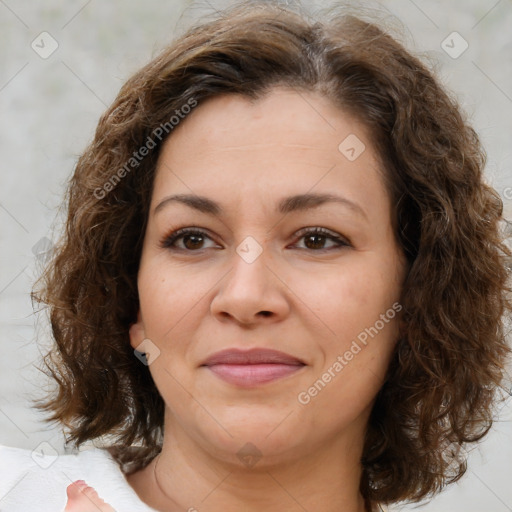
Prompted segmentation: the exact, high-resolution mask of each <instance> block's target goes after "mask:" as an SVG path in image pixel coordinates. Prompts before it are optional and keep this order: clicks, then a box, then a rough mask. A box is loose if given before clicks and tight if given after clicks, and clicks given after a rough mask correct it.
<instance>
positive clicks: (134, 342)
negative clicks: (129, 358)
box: [129, 309, 146, 350]
mask: <svg viewBox="0 0 512 512" xmlns="http://www.w3.org/2000/svg"><path fill="white" fill-rule="evenodd" d="M129 333H130V345H131V346H132V348H133V349H136V348H137V347H139V350H140V344H141V343H142V342H143V341H144V340H145V339H146V333H145V329H144V322H143V321H142V316H141V314H140V309H139V311H138V312H137V321H136V322H135V323H134V324H131V325H130V331H129Z"/></svg>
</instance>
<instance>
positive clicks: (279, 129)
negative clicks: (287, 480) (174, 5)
mask: <svg viewBox="0 0 512 512" xmlns="http://www.w3.org/2000/svg"><path fill="white" fill-rule="evenodd" d="M172 196H178V197H175V198H174V199H172ZM184 228H187V229H188V228H193V229H192V231H193V233H192V234H190V233H188V234H187V233H185V234H181V235H179V234H178V236H177V237H174V239H173V238H172V234H173V233H175V232H176V231H177V230H179V229H184ZM315 230H316V232H315ZM404 270H405V266H404V259H403V257H402V253H401V251H400V249H399V247H398V246H397V244H396V242H395V238H394V235H393V230H392V225H391V204H390V199H389V197H388V194H387V192H386V189H385V187H384V184H383V181H382V178H381V175H380V169H379V163H378V161H377V158H376V154H375V152H374V149H373V148H372V146H371V144H370V141H369V139H368V136H367V133H366V131H365V129H364V127H363V126H362V125H361V124H359V123H358V122H357V121H355V120H354V119H353V118H351V117H349V116H348V115H347V114H345V113H344V112H343V111H341V110H339V109H337V108H335V107H334V106H333V105H332V104H331V103H330V102H329V101H328V100H327V99H325V98H324V97H323V96H319V95H317V94H314V93H300V94H299V93H297V92H294V91H291V90H288V89H284V88H283V89H273V90H272V91H271V92H270V93H269V94H268V95H266V96H265V97H264V98H263V99H260V100H258V101H255V102H251V101H249V100H248V99H246V98H243V97H240V96H236V95H229V96H224V97H218V98H214V99H211V100H208V101H206V102H204V103H203V104H199V105H198V106H197V107H196V108H195V109H194V110H193V111H192V113H191V114H189V116H188V118H186V119H185V120H183V121H181V124H180V125H179V126H178V127H176V128H175V129H174V131H173V133H172V136H171V137H169V139H168V140H167V141H166V142H165V144H164V146H163V148H162V153H161V155H160V158H159V162H158V166H157V173H156V177H155V184H154V190H153V195H152V200H151V210H150V214H149V219H148V225H147V230H146V233H145V239H144V246H143V252H142V258H141V263H140V271H139V275H138V289H139V297H140V312H139V318H138V322H137V323H136V324H134V325H133V326H132V327H131V329H130V339H131V344H132V346H133V348H139V350H140V351H144V350H146V351H147V352H148V353H149V362H150V364H149V370H150V372H151V374H152V377H153V379H154V381H155V384H156V386H157V388H158V390H159V392H160V394H161V395H162V397H163V399H164V401H165V404H166V425H165V433H164V436H169V435H173V436H178V437H179V438H180V439H181V440H182V441H183V440H189V441H190V440H191V441H193V442H194V443H196V444H197V443H199V445H200V446H201V447H203V448H204V449H206V450H208V452H209V453H210V454H215V456H217V457H222V458H224V459H226V460H228V459H229V460H231V461H233V460H234V461H236V460H238V459H240V460H241V456H242V455H243V454H244V453H245V452H244V450H245V451H248V452H251V450H252V451H254V453H256V454H263V455H264V456H265V457H266V459H265V457H264V460H266V461H267V462H268V463H275V462H278V461H280V460H289V459H292V458H299V457H302V456H304V455H307V454H308V453H311V452H312V451H313V450H318V449H320V448H322V447H325V446H327V444H328V445H329V446H330V447H331V449H332V447H333V446H334V445H333V442H336V441H339V446H340V449H341V448H342V447H343V446H345V447H348V446H352V447H353V446H354V442H355V441H357V444H356V445H357V446H360V443H361V442H362V438H363V434H364V430H365V426H366V423H367V420H368V415H369V412H370V409H371V405H372V403H373V400H374V398H375V395H376V393H377V391H378V390H379V388H380V387H381V385H382V383H383V380H384V377H385V373H386V369H387V366H388V363H389V360H390V356H391V353H392V350H393V346H394V343H395V341H396V339H397V333H398V311H399V310H400V309H401V306H400V305H399V304H398V300H399V296H400V290H401V284H402V281H403V277H404ZM141 343H142V346H141ZM254 348H259V349H272V350H278V351H281V352H284V353H285V354H288V355H289V356H291V358H293V360H292V361H284V363H285V364H277V363H276V362H275V361H276V360H272V359H271V358H270V357H269V356H268V355H265V354H263V355H262V357H261V359H260V360H250V361H245V363H247V362H251V363H256V362H259V363H261V364H257V365H256V364H253V365H250V364H244V362H241V361H238V360H233V359H231V360H230V359H227V360H223V361H217V363H218V364H213V363H215V361H212V360H211V359H210V363H212V364H207V365H205V363H208V361H207V360H208V359H209V358H211V356H212V355H214V354H216V353H218V352H219V351H223V350H226V349H237V350H239V351H246V350H249V349H254ZM260 355H261V354H260ZM299 361H300V362H302V364H299ZM234 362H237V363H238V364H236V365H235V364H230V363H234ZM281 362H283V361H281ZM221 363H222V364H221ZM290 363H291V364H290ZM141 364H142V363H141ZM164 438H165V437H164ZM246 443H250V445H248V444H246ZM251 445H253V446H251ZM356 451H357V449H356ZM249 455H250V453H249ZM261 463H263V460H262V462H261Z"/></svg>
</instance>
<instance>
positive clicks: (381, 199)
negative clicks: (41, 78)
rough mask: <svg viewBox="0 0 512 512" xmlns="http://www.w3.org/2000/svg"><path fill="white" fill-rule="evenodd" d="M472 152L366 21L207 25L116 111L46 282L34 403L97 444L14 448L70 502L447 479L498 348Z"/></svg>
mask: <svg viewBox="0 0 512 512" xmlns="http://www.w3.org/2000/svg"><path fill="white" fill-rule="evenodd" d="M483 166H484V155H483V151H482V149H481V147H480V144H479V141H478V138H477V136H476V134H475V132H474V131H473V130H472V129H471V128H470V127H469V126H468V125H467V124H466V122H465V120H464V119H463V117H462V115H461V113H460V111H459V109H458V107H457V105H456V104H455V103H454V102H453V101H452V100H451V99H450V98H449V97H448V96H447V94H446V93H445V92H444V91H443V90H442V88H441V87H440V86H439V84H438V82H437V81H436V79H435V78H434V77H433V76H432V75H431V73H430V72H429V71H428V70H427V69H426V68H425V67H424V66H423V65H422V64H421V63H420V62H419V61H418V60H417V59H416V58H414V57H412V56H411V55H410V54H409V53H407V52H406V50H405V49H404V48H403V47H402V46H401V45H400V44H399V43H398V42H396V41H395V40H394V39H392V38H391V37H390V36H388V35H386V33H385V32H384V31H383V30H381V29H379V28H378V27H376V26H375V25H373V24H370V23H367V22H364V21H362V20H360V19H358V18H356V17H353V16H333V17H331V18H330V19H328V20H325V21H324V22H317V21H313V22H311V21H309V20H308V19H307V17H306V16H303V15H300V14H299V13H297V12H294V11H292V10H291V9H283V8H281V7H277V6H272V5H270V4H268V3H265V4H257V3H256V4H255V3H249V4H241V5H240V6H238V7H235V8H233V9H231V10H229V11H226V12H224V13H223V16H222V17H221V18H219V19H218V20H216V21H213V22H210V23H206V24H202V25H201V26H199V27H196V28H195V29H192V30H191V31H189V32H188V33H187V34H186V35H185V36H183V37H182V38H181V39H180V40H178V41H177V42H175V43H174V44H173V45H171V46H170V47H169V48H167V49H166V50H165V51H164V52H162V53H161V54H160V55H159V56H158V57H157V58H156V59H154V60H153V61H152V62H151V63H149V64H148V65H147V66H145V67H144V68H143V69H142V70H140V71H139V72H138V73H137V74H136V75H134V76H133V77H132V78H131V79H130V80H128V82H127V83H126V84H125V85H124V86H123V88H122V89H121V91H120V93H119V95H118V97H117V99H116V100H115V102H114V103H113V105H112V106H111V107H110V108H109V109H108V110H107V112H106V113H105V114H104V115H103V117H102V118H101V120H100V122H99V125H98V128H97V131H96V134H95V138H94V141H93V142H92V144H91V145H90V147H89V148H88V149H87V150H86V152H85V153H84V154H83V156H82V157H81V158H80V160H79V162H78V164H77V167H76V170H75V173H74V175H73V177H72V180H71V182H70V186H69V193H68V198H67V199H68V219H67V226H66V228H67V229H66V232H65V235H64V237H63V239H62V241H61V243H60V245H59V247H58V249H57V252H56V255H55V257H54V259H53V261H52V262H51V266H50V267H49V268H48V270H47V272H46V274H45V275H44V276H43V277H44V279H43V281H42V283H43V286H42V287H41V288H40V289H39V290H35V291H34V294H33V296H34V298H35V299H36V300H38V301H40V302H43V303H45V304H48V305H49V306H50V316H51V323H52V328H53V334H54V337H55V348H54V349H53V350H52V352H51V353H50V354H49V355H48V357H47V359H46V362H47V365H48V368H49V370H50V373H51V375H52V376H53V377H54V378H55V379H56V381H57V383H58V388H57V393H56V394H55V395H54V396H52V397H51V398H50V399H48V400H47V401H46V402H44V403H42V404H40V407H42V408H43V409H45V410H47V411H50V412H51V413H52V415H51V418H50V419H51V420H54V421H59V422H61V423H62V424H63V425H65V426H66V427H67V429H68V431H69V436H68V437H69V441H72V442H74V443H75V445H77V446H79V445H81V444H82V443H84V442H85V441H88V440H97V439H99V438H103V442H102V446H104V448H105V450H102V449H97V450H90V451H86V452H82V453H80V454H79V455H74V456H62V457H60V458H59V459H58V460H57V461H56V462H55V464H53V465H52V466H51V467H50V468H49V469H47V470H45V471H43V470H37V471H36V469H38V468H37V467H36V466H35V464H34V463H33V462H31V459H30V456H29V454H22V453H20V451H19V450H12V449H11V450H10V449H4V450H3V457H4V460H5V461H8V463H9V464H10V465H11V467H13V466H12V465H17V466H16V467H18V468H19V469H18V470H17V471H15V472H14V473H17V475H18V478H19V477H20V475H21V474H22V471H25V472H26V474H27V475H28V476H27V478H28V479H29V480H30V479H31V478H32V479H34V481H37V480H38V479H39V481H40V480H41V479H42V478H44V479H45V481H48V482H50V483H49V486H50V487H52V491H51V493H50V491H41V494H40V497H39V498H38V502H39V503H50V501H51V500H53V501H51V506H52V507H53V508H48V510H55V509H56V507H58V506H61V508H62V507H63V506H64V504H65V502H66V497H65V496H64V493H63V492H61V494H60V495H59V496H58V497H57V493H58V489H61V491H63V490H64V488H65V486H64V483H66V486H67V490H68V498H69V499H68V503H67V506H66V510H67V511H68V512H69V511H72V510H88V507H91V510H97V509H98V508H100V509H102V510H112V508H115V509H116V510H130V511H133V510H161V511H164V510H173V511H174V510H189V511H192V510H200V511H209V512H216V511H218V510H223V511H225V510H244V511H252V510H265V511H270V512H272V511H274V510H287V511H293V510H297V511H299V510H310V511H312V510H324V511H338V510H344V511H347V512H349V511H350V512H362V511H373V510H379V508H380V507H381V505H386V504H391V503H394V502H398V501H407V500H409V501H419V500H421V499H423V498H425V497H428V496H431V495H433V494H434V493H436V492H438V491H439V490H440V489H441V488H442V487H443V486H445V485H446V484H447V483H450V482H453V481H456V480H457V479H458V478H460V477H461V476H462V475H463V473H464V471H465V469H466V466H465V459H464V456H463V453H464V451H463V448H464V447H465V446H466V445H467V444H468V443H473V442H475V441H477V440H479V439H481V438H482V437H483V436H484V435H485V434H486V433H487V431H488V430H489V428H490V426H491V423H492V408H493V405H494V404H495V402H496V400H497V399H498V398H499V396H498V390H499V386H500V383H501V381H502V378H503V366H504V361H505V357H506V356H507V353H508V351H509V348H508V347H507V344H506V340H505V334H504V325H503V322H504V319H505V318H508V315H510V311H511V309H512V304H511V301H510V288H509V287H508V283H507V277H508V276H507V267H506V257H510V251H509V250H508V249H507V248H506V246H505V245H504V244H503V240H502V235H501V233H500V224H499V222H500V221H501V220H502V204H501V201H500V199H499V196H498V194H497V193H496V192H495V191H494V190H493V189H491V188H490V187H489V186H488V185H486V184H485V183H484V181H483V174H482V170H483ZM506 315H507V316H506ZM23 457H24V458H23ZM22 459H23V462H21V461H22ZM27 468H28V469H27ZM52 468H53V469H52ZM100 474H101V477H100V476H99V475H100ZM13 478H14V477H13ZM84 480H85V481H86V482H87V483H85V482H84ZM71 482H74V483H71ZM87 484H90V485H91V486H92V487H87ZM23 485H25V484H23V483H22V484H20V485H18V486H15V487H14V489H13V490H12V491H11V493H10V497H9V496H8V499H10V500H12V501H11V502H12V503H17V504H19V505H20V509H21V508H23V507H22V505H23V506H25V507H27V504H30V503H33V501H30V500H34V497H33V496H34V495H33V494H32V495H29V493H28V492H27V491H26V490H25V491H24V490H23ZM59 486H60V487H59ZM20 487H21V488H20ZM94 489H95V490H96V491H98V493H99V496H101V497H102V498H103V499H104V500H105V501H106V502H107V503H109V505H107V504H105V503H104V502H103V500H102V499H101V498H100V497H99V496H98V494H96V492H95V490H94ZM50 494H51V496H50ZM54 495H55V496H54ZM16 500H17V501H16ZM24 500H25V501H24ZM59 500H60V501H59ZM11 509H12V510H15V509H14V508H11ZM6 510H8V509H6Z"/></svg>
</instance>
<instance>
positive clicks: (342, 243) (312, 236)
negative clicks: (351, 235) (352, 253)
mask: <svg viewBox="0 0 512 512" xmlns="http://www.w3.org/2000/svg"><path fill="white" fill-rule="evenodd" d="M298 235H299V240H304V241H303V245H302V246H301V244H298V245H296V247H297V248H299V249H309V250H312V251H331V250H335V249H343V248H344V247H351V246H352V244H351V243H350V242H349V241H348V240H347V239H345V238H342V237H341V236H339V235H338V234H336V233H334V232H332V231H329V230H328V229H325V228H306V229H303V230H301V231H300V232H299V233H298Z"/></svg>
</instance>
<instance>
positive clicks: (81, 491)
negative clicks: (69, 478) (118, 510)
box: [64, 480, 115, 512]
mask: <svg viewBox="0 0 512 512" xmlns="http://www.w3.org/2000/svg"><path fill="white" fill-rule="evenodd" d="M66 494H67V498H68V501H67V503H66V508H65V509H64V512H115V510H114V509H113V508H112V507H111V506H110V505H109V504H108V503H105V502H104V501H103V500H102V499H101V498H100V497H99V496H98V493H97V492H96V491H95V490H94V489H93V488H92V487H90V486H88V485H87V484H86V483H85V482H84V481H83V480H77V481H76V482H73V483H72V484H71V485H68V488H67V489H66Z"/></svg>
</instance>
